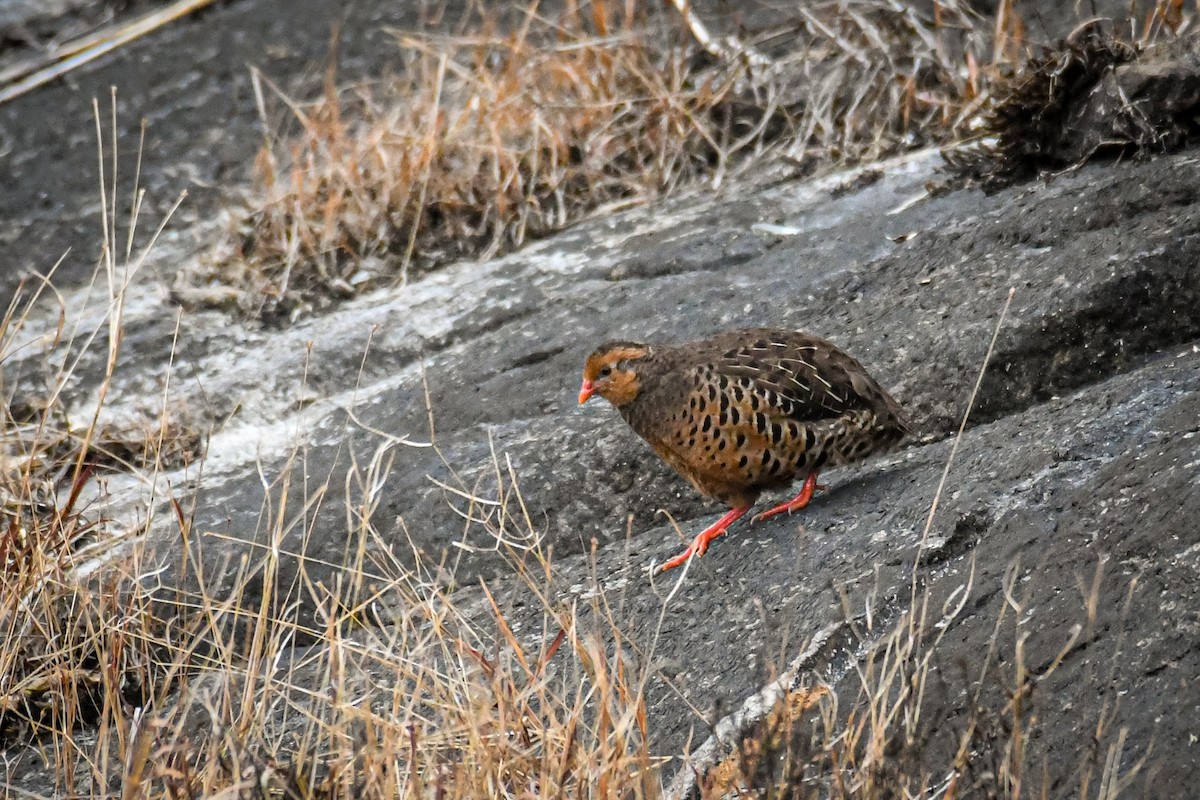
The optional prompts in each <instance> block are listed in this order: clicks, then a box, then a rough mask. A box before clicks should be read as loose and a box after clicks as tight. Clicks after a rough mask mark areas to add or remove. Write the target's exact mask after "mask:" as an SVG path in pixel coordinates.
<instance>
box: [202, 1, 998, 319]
mask: <svg viewBox="0 0 1200 800" xmlns="http://www.w3.org/2000/svg"><path fill="white" fill-rule="evenodd" d="M644 8H645V6H644V5H633V4H629V5H627V6H626V7H625V8H623V9H621V10H616V9H614V8H613V7H612V6H610V5H609V4H607V3H601V2H595V3H593V4H592V5H591V8H590V12H591V13H590V14H584V13H582V12H581V11H579V10H578V9H575V8H574V7H573V6H571V7H570V8H569V10H568V11H566V12H564V13H563V15H562V16H561V17H558V18H556V19H547V18H546V17H544V16H543V15H542V14H541V12H540V11H539V10H538V6H537V4H536V3H533V4H531V5H529V6H527V7H525V8H524V9H523V10H521V12H520V13H514V14H512V15H510V16H508V17H504V18H502V14H501V13H500V12H496V11H491V10H487V9H485V10H483V11H481V12H480V16H479V17H478V18H477V19H475V20H474V21H473V22H472V23H470V24H469V25H467V29H468V31H469V32H468V33H466V34H463V35H441V34H435V33H422V32H415V33H413V32H405V33H397V41H398V43H399V45H400V49H401V53H402V56H403V66H402V69H401V70H400V72H399V75H398V76H396V77H393V78H390V79H385V80H382V81H380V82H378V83H376V84H372V85H360V86H355V87H347V88H343V89H339V88H337V87H336V85H335V81H334V78H333V76H332V74H331V75H330V76H329V77H328V79H327V81H326V86H325V92H324V94H323V96H322V97H321V98H320V99H319V100H317V101H316V102H315V103H308V104H303V103H299V102H296V101H293V100H290V99H287V98H283V100H284V102H285V103H286V104H287V106H288V107H289V109H290V110H291V112H292V114H293V115H294V119H295V120H296V122H297V123H298V125H299V126H300V131H299V134H298V135H297V136H295V137H292V138H287V139H281V140H271V141H268V142H267V143H266V144H265V145H264V147H263V149H262V151H261V152H260V154H259V158H258V162H257V168H258V175H259V181H260V184H259V187H258V188H257V189H256V190H255V194H256V199H255V200H254V201H253V203H252V208H251V210H250V211H249V212H248V213H247V214H246V215H245V216H244V217H243V218H242V219H241V221H240V222H239V224H238V226H237V229H236V232H235V235H234V244H233V245H232V247H231V250H230V251H228V252H227V251H222V252H221V253H220V254H219V255H217V256H216V258H215V260H214V262H213V263H212V264H211V265H210V267H209V269H208V270H207V272H206V273H205V274H203V275H202V276H200V280H201V282H207V283H208V284H210V285H211V284H213V283H214V282H215V283H216V284H219V285H221V286H232V287H236V288H237V289H238V290H239V291H241V292H242V293H243V294H242V295H241V301H240V302H241V303H242V306H243V307H244V308H247V309H248V310H252V311H254V312H256V313H259V314H263V315H266V316H267V317H269V318H286V317H287V316H290V315H293V314H296V313H300V312H301V311H302V310H303V309H304V308H305V307H308V306H311V305H314V304H316V305H321V304H323V303H325V302H329V301H332V300H335V299H338V298H345V297H349V296H351V295H353V294H354V293H355V292H357V291H360V290H361V289H363V288H366V287H371V286H375V285H378V284H380V283H389V282H392V281H403V280H405V279H406V278H407V277H409V276H410V275H412V274H413V273H414V272H417V271H420V270H425V269H428V268H430V267H431V266H435V265H437V264H440V263H443V262H445V261H448V260H451V259H456V258H461V257H488V256H491V255H494V254H496V253H500V252H504V251H507V250H510V249H512V248H514V247H517V246H519V245H521V244H522V243H523V242H525V241H527V240H528V239H530V238H536V237H540V236H545V235H547V234H548V233H551V232H553V231H556V230H559V229H561V228H563V227H564V226H566V225H569V224H571V223H572V222H575V221H576V220H578V219H580V218H581V217H583V216H585V215H587V214H589V213H593V212H595V211H597V210H598V209H605V210H613V209H616V208H619V207H623V206H627V205H630V204H636V203H643V202H646V201H647V200H648V199H650V198H653V197H655V196H658V195H661V194H663V193H666V192H670V191H673V190H675V189H677V188H678V187H680V186H682V185H684V184H688V183H693V182H695V181H698V180H703V181H706V182H708V183H709V184H710V185H712V186H716V185H720V184H721V183H722V182H724V181H725V179H726V178H727V176H728V175H729V174H730V172H731V171H733V170H737V169H739V168H742V167H744V166H745V165H747V164H749V163H753V162H754V161H755V160H757V159H758V158H760V157H761V156H762V155H763V154H764V153H766V152H768V151H771V150H772V148H773V146H774V145H775V144H782V145H784V147H783V150H782V151H781V152H782V153H783V154H784V155H785V157H786V158H788V159H790V160H791V161H793V162H795V163H798V164H800V165H801V166H802V168H803V169H805V170H810V169H813V168H816V167H818V166H820V165H821V164H831V163H838V162H846V161H854V162H857V161H863V160H870V159H875V158H880V157H882V156H885V155H889V154H892V153H895V152H897V151H898V150H903V149H906V148H911V147H915V146H918V145H922V144H925V143H928V142H931V141H942V140H945V139H946V138H947V137H949V136H952V135H954V133H955V132H956V131H959V130H960V129H961V128H962V126H963V125H964V123H965V122H966V120H967V119H968V118H969V117H970V116H971V114H972V113H973V111H974V109H976V108H977V106H978V104H979V103H980V98H981V93H982V92H983V88H982V86H981V85H980V76H979V71H978V70H977V69H973V68H971V65H974V64H976V63H978V61H979V59H980V57H979V56H977V55H976V51H977V50H978V49H979V48H980V47H982V46H983V44H984V43H985V41H986V39H987V32H986V31H985V30H982V29H978V28H977V26H976V22H975V20H974V19H973V18H972V17H971V16H970V14H969V13H968V12H966V11H964V10H962V9H960V8H959V7H958V5H957V4H955V3H950V4H940V5H939V7H938V8H939V13H938V15H937V16H936V17H932V18H927V17H924V16H922V15H921V14H920V13H918V12H917V11H915V10H913V9H912V8H909V7H907V6H897V5H889V4H886V3H880V2H878V1H877V0H854V2H851V3H849V4H847V3H826V4H819V5H816V6H811V7H805V8H804V9H802V10H801V11H800V12H799V14H798V16H797V17H795V18H794V19H785V20H784V21H783V24H781V25H780V26H778V27H774V28H772V29H771V30H769V31H763V32H760V33H758V34H752V35H748V36H747V37H746V39H745V41H737V40H734V41H732V42H730V41H728V40H726V39H720V38H718V37H715V36H712V35H711V34H709V33H708V31H707V30H706V29H705V28H704V27H703V23H702V21H701V20H699V19H698V18H697V17H695V16H694V15H687V16H680V15H678V14H675V13H674V12H673V11H672V12H671V13H668V14H664V13H648V12H646V11H644V10H643V9H644ZM631 9H635V10H631ZM263 83H264V81H262V79H261V78H259V79H258V85H259V88H260V97H261V96H262V94H263V88H262V87H263ZM276 94H278V92H276ZM262 107H263V108H264V111H263V115H264V119H265V118H266V117H267V116H268V115H267V112H266V111H265V101H262ZM190 280H192V281H195V280H196V276H191V278H190ZM178 292H179V296H180V297H181V298H188V299H189V301H190V302H197V301H199V302H212V303H217V304H221V303H227V302H228V300H229V297H228V295H227V294H226V293H225V291H224V290H222V291H219V292H209V293H207V294H206V293H205V292H203V291H200V292H197V291H196V290H195V289H194V288H193V289H187V288H185V287H182V286H181V287H179V289H178ZM205 298H207V300H206V299H205Z"/></svg>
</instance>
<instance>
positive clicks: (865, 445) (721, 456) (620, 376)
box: [579, 328, 912, 572]
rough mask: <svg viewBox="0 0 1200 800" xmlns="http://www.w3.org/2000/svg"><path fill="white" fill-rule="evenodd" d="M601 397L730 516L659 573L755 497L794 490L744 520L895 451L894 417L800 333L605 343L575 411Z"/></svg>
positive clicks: (903, 421)
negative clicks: (830, 474)
mask: <svg viewBox="0 0 1200 800" xmlns="http://www.w3.org/2000/svg"><path fill="white" fill-rule="evenodd" d="M595 396H599V397H602V398H604V399H605V400H607V401H608V402H609V403H610V404H611V405H612V406H613V407H615V408H616V410H617V411H618V412H619V413H620V414H621V416H622V417H623V418H624V419H625V422H626V423H628V425H629V427H630V428H632V429H633V430H634V431H635V432H636V433H637V434H638V435H640V436H641V437H642V438H643V439H645V440H646V441H647V442H648V443H649V444H650V446H651V447H652V448H654V451H655V452H656V453H657V454H658V455H659V456H660V457H661V458H662V459H663V460H664V461H665V462H666V463H667V464H668V465H670V466H671V467H672V468H673V469H674V470H675V471H676V472H678V473H680V474H681V475H682V476H683V477H684V478H686V479H687V480H688V481H689V482H690V483H691V484H692V486H694V487H695V488H696V489H697V490H698V491H699V492H700V493H701V494H703V495H705V496H706V497H710V498H713V499H715V500H719V501H720V502H722V503H724V504H725V505H727V506H728V507H729V509H730V510H729V512H728V513H726V514H725V515H724V516H722V517H721V518H720V519H719V520H717V521H716V522H715V523H713V524H712V525H710V526H709V527H707V528H705V529H704V530H703V531H701V532H700V533H699V534H698V535H697V536H696V537H695V539H694V540H693V541H692V543H691V544H690V545H689V546H688V548H687V549H686V550H684V551H683V552H682V553H680V554H679V555H678V556H676V557H674V558H672V559H670V560H669V561H667V562H665V563H664V564H663V565H662V566H661V567H659V571H660V572H665V571H667V570H669V569H673V568H675V567H678V566H680V565H682V564H684V563H685V562H686V561H687V560H688V559H689V558H691V556H692V555H696V556H702V555H704V553H705V552H706V551H707V550H708V546H709V543H710V542H712V540H714V539H716V538H717V537H719V536H721V535H723V534H724V533H725V532H726V530H728V528H729V527H730V526H731V525H732V524H733V523H734V522H736V521H737V520H738V519H740V518H741V517H742V516H743V515H745V514H746V513H747V512H748V511H750V509H751V508H752V507H753V506H754V504H755V503H756V502H758V499H759V496H760V495H761V494H762V493H763V492H764V491H770V490H777V489H783V488H786V487H788V486H790V485H791V484H792V483H793V482H794V481H796V480H799V479H802V480H803V483H802V485H801V488H800V491H799V493H798V494H797V495H796V496H795V497H794V498H792V499H791V500H789V501H787V502H786V503H781V504H779V505H777V506H774V507H772V508H769V509H767V510H766V511H763V512H762V513H760V514H758V515H757V516H756V517H753V518H752V522H759V521H761V520H764V519H768V518H770V517H773V516H776V515H777V514H783V513H791V512H793V511H798V510H800V509H802V508H804V507H805V506H807V505H808V503H809V501H810V500H811V499H812V497H813V494H814V493H815V492H816V491H818V490H822V489H825V488H826V487H825V486H822V485H820V484H818V483H817V476H818V473H820V472H821V471H822V470H826V469H829V468H831V467H836V466H839V465H842V464H848V463H851V462H855V461H860V460H862V459H865V458H867V457H869V456H872V455H875V454H878V453H881V452H885V451H887V450H889V449H891V448H893V447H894V446H896V445H897V444H898V443H899V442H900V441H901V440H902V439H903V438H904V436H905V435H907V434H909V433H911V432H912V424H911V421H910V419H909V417H908V415H907V414H906V413H905V411H904V409H903V408H902V407H901V406H900V404H899V403H897V402H896V401H895V400H894V399H893V398H892V396H891V395H890V394H888V393H887V391H885V390H884V389H883V387H881V386H880V385H879V383H878V382H877V381H876V380H875V379H874V378H872V377H871V376H870V375H869V374H867V371H866V370H865V369H864V368H863V366H862V365H861V364H860V363H859V362H857V361H855V360H854V359H853V358H852V357H850V356H849V355H847V354H846V353H845V352H844V351H843V350H841V349H840V348H839V347H837V345H835V344H833V343H832V342H830V341H827V340H825V339H821V338H819V337H817V336H813V335H810V334H807V333H803V332H800V331H792V330H783V329H776V328H748V329H742V330H732V331H725V332H722V333H718V334H716V335H713V336H710V337H709V338H706V339H701V340H699V341H693V342H687V343H684V344H674V345H654V344H645V343H642V342H636V341H624V340H618V341H609V342H605V343H604V344H602V345H600V346H599V347H597V348H596V349H595V350H594V351H592V353H591V354H590V355H589V356H588V357H587V359H586V360H585V362H584V367H583V384H582V386H581V387H580V390H579V404H580V405H583V404H584V403H586V402H587V401H588V400H590V399H591V398H592V397H595Z"/></svg>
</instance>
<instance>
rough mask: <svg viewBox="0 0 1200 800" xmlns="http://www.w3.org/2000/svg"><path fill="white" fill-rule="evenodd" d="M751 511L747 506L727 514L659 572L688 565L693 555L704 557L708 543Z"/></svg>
mask: <svg viewBox="0 0 1200 800" xmlns="http://www.w3.org/2000/svg"><path fill="white" fill-rule="evenodd" d="M749 510H750V506H746V507H745V508H735V509H733V510H732V511H730V512H729V513H728V514H726V515H725V516H723V517H721V518H720V519H719V520H717V521H716V522H714V523H713V524H712V525H710V526H708V527H707V528H705V529H704V530H702V531H701V532H700V533H699V534H698V535H697V536H696V538H695V539H693V540H692V543H691V544H690V545H688V549H687V550H684V551H683V552H682V553H680V554H679V555H677V556H675V557H674V558H672V559H671V560H670V561H668V562H667V563H665V564H663V565H662V566H661V567H659V568H658V571H659V572H666V571H667V570H669V569H674V568H675V567H678V566H679V565H680V564H685V563H687V560H688V559H689V558H691V557H692V554H693V553H694V554H696V555H698V556H702V555H704V552H705V551H706V550H708V543H709V542H711V541H712V540H713V539H715V538H717V537H718V536H720V535H721V534H723V533H725V531H726V529H728V528H729V526H730V525H732V524H733V523H734V522H736V521H737V520H738V519H739V518H740V517H741V516H742V515H743V514H745V513H746V512H747V511H749Z"/></svg>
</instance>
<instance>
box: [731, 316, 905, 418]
mask: <svg viewBox="0 0 1200 800" xmlns="http://www.w3.org/2000/svg"><path fill="white" fill-rule="evenodd" d="M712 369H713V371H714V373H715V374H716V375H717V376H718V381H719V380H720V378H725V379H726V380H728V381H731V382H736V383H737V384H741V385H743V386H745V387H746V388H747V389H748V390H750V391H752V392H753V393H754V394H755V395H757V396H758V397H759V398H761V400H762V401H764V402H765V403H766V404H767V406H768V407H769V408H770V409H771V411H772V412H773V414H772V415H773V416H779V417H783V418H785V419H791V420H797V421H800V422H816V421H819V420H824V419H831V418H835V417H839V416H841V415H843V414H845V413H847V412H848V411H853V410H855V409H860V408H863V407H865V406H869V405H872V402H871V401H872V400H874V395H876V394H880V393H881V390H880V389H879V388H878V386H877V385H875V382H874V381H873V380H871V378H870V377H869V376H867V374H866V373H865V372H864V371H863V369H862V367H860V366H859V365H858V364H857V362H855V361H854V360H853V359H851V358H850V357H849V356H847V355H846V354H845V353H843V352H841V351H840V350H837V349H836V348H833V347H832V346H830V345H828V344H827V343H825V342H823V341H822V340H819V339H815V338H812V337H796V336H792V337H782V336H779V337H774V338H772V337H769V336H764V337H761V338H759V339H757V340H755V341H752V342H748V343H745V344H741V345H739V346H737V347H734V348H731V349H729V350H726V351H725V352H723V353H721V354H720V355H719V356H717V357H715V358H714V359H713V361H712Z"/></svg>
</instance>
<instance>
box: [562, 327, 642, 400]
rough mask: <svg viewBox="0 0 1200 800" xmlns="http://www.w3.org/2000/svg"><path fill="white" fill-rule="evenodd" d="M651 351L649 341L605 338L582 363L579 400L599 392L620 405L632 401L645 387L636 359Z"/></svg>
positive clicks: (589, 397)
mask: <svg viewBox="0 0 1200 800" xmlns="http://www.w3.org/2000/svg"><path fill="white" fill-rule="evenodd" d="M650 353H651V350H650V348H649V347H648V346H647V345H644V344H640V343H638V342H606V343H605V344H602V345H600V347H597V348H596V349H595V350H594V351H593V352H592V354H591V355H590V356H588V357H587V361H585V362H584V364H583V386H582V387H581V388H580V390H579V402H580V404H581V405H582V404H583V403H586V402H587V401H588V400H590V399H591V397H592V396H593V395H597V394H598V395H600V396H601V397H603V398H604V399H605V400H607V401H608V402H610V403H612V404H613V405H614V406H617V407H618V408H619V407H620V406H623V405H625V404H626V403H628V402H630V401H632V400H633V399H634V398H635V397H637V395H638V391H640V390H641V388H642V386H641V381H640V380H639V379H638V373H637V367H638V363H637V362H638V361H640V360H642V359H643V358H646V357H647V356H649V355H650Z"/></svg>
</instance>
